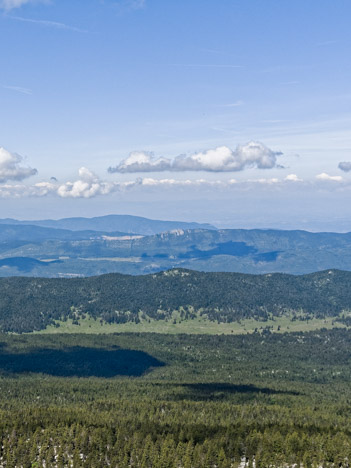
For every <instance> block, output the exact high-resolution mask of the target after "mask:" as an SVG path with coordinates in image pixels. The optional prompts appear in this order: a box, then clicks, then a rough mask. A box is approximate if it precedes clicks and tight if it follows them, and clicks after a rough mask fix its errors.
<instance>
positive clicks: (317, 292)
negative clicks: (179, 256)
mask: <svg viewBox="0 0 351 468" xmlns="http://www.w3.org/2000/svg"><path fill="white" fill-rule="evenodd" d="M350 285H351V272H345V271H338V270H329V271H324V272H319V273H313V274H309V275H303V276H293V275H285V274H266V275H257V276H256V275H246V274H239V273H201V272H196V271H190V270H182V269H176V270H170V271H166V272H161V273H157V274H152V275H146V276H129V275H121V274H108V275H102V276H97V277H90V278H74V279H54V278H52V279H47V278H24V277H13V278H1V279H0V330H1V331H5V332H30V331H33V330H40V329H43V328H45V327H46V326H47V325H50V324H53V323H54V321H55V320H66V319H67V318H71V319H74V320H79V318H81V317H84V316H86V315H87V314H88V315H89V316H91V317H94V318H97V319H102V320H104V321H106V322H110V323H125V322H127V321H135V322H139V321H140V320H149V319H155V320H162V319H166V318H170V317H171V315H172V312H174V311H175V310H177V311H179V313H180V317H181V318H182V319H188V318H192V317H194V315H195V314H201V315H203V316H206V317H207V318H208V319H210V320H218V321H221V322H232V321H236V320H240V319H243V318H250V317H253V318H257V319H265V318H267V317H268V316H270V315H271V314H273V315H276V316H277V315H281V314H285V313H289V314H291V313H296V314H298V315H301V314H304V315H305V316H306V317H308V316H313V317H326V316H338V315H340V314H343V313H345V312H346V316H347V311H349V310H351V288H350Z"/></svg>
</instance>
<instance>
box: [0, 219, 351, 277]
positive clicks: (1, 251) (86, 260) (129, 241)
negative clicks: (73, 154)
mask: <svg viewBox="0 0 351 468" xmlns="http://www.w3.org/2000/svg"><path fill="white" fill-rule="evenodd" d="M27 223H38V224H35V225H33V224H27ZM42 224H47V225H48V226H42ZM49 225H50V226H49ZM64 226H66V227H65V228H63V227H64ZM67 226H69V227H70V229H68V228H67ZM189 226H190V227H189ZM204 226H205V227H206V228H205V229H204ZM78 227H82V228H83V227H84V228H85V229H82V230H78ZM103 228H104V229H103ZM164 229H166V231H164ZM150 231H151V234H145V233H148V232H150ZM179 267H180V268H187V269H193V270H200V271H224V272H241V273H253V274H260V273H274V272H282V273H292V274H305V273H312V272H315V271H321V270H325V269H340V270H351V233H346V234H338V233H310V232H306V231H281V230H259V229H253V230H244V229H224V230H223V229H216V228H215V227H214V226H209V225H199V224H197V223H182V222H179V223H177V222H174V221H171V222H168V221H154V220H148V219H146V218H139V217H133V216H117V215H111V216H104V217H100V218H91V219H88V218H67V219H63V220H59V221H54V220H47V221H17V220H11V219H6V220H0V276H16V275H17V276H18V275H24V276H43V277H75V276H94V275H100V274H104V273H112V272H119V273H128V274H133V275H140V274H146V273H154V272H158V271H161V270H167V269H170V268H179Z"/></svg>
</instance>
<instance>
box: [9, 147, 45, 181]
mask: <svg viewBox="0 0 351 468" xmlns="http://www.w3.org/2000/svg"><path fill="white" fill-rule="evenodd" d="M22 160H23V158H22V156H20V155H19V154H16V153H10V152H9V151H7V150H5V148H1V147H0V182H7V181H8V180H23V179H26V178H27V177H30V176H33V175H35V174H37V173H38V171H37V170H36V169H33V168H31V167H23V166H21V165H20V164H21V162H22Z"/></svg>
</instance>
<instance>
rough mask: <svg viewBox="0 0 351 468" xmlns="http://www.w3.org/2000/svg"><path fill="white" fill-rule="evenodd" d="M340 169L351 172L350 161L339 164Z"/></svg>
mask: <svg viewBox="0 0 351 468" xmlns="http://www.w3.org/2000/svg"><path fill="white" fill-rule="evenodd" d="M338 168H339V169H341V170H342V171H344V172H350V171H351V162H350V161H342V162H339V165H338Z"/></svg>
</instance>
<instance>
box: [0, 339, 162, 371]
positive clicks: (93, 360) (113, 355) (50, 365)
mask: <svg viewBox="0 0 351 468" xmlns="http://www.w3.org/2000/svg"><path fill="white" fill-rule="evenodd" d="M164 365H165V364H164V363H163V362H162V361H159V360H158V359H156V358H154V357H152V356H150V355H149V354H147V353H144V352H143V351H135V350H130V349H112V350H108V349H99V348H84V347H80V346H76V347H70V348H66V349H45V348H41V349H35V350H33V349H32V350H30V351H28V352H24V353H22V354H20V353H11V352H7V351H5V350H4V349H1V347H0V373H7V374H8V373H13V374H17V373H32V372H34V373H43V374H49V375H53V376H59V377H73V376H76V377H114V376H118V375H120V376H130V377H139V376H141V375H143V374H144V373H145V372H147V371H148V370H150V369H151V368H152V367H160V366H164Z"/></svg>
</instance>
